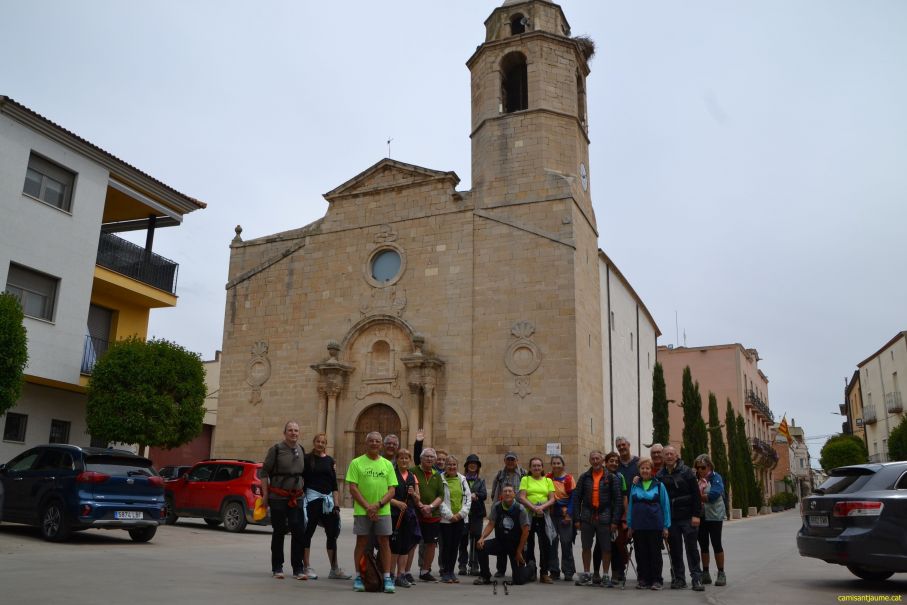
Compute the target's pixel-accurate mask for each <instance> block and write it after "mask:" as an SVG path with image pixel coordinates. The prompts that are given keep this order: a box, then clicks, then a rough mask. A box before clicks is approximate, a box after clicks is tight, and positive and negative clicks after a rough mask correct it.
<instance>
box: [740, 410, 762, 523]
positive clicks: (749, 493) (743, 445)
mask: <svg viewBox="0 0 907 605" xmlns="http://www.w3.org/2000/svg"><path fill="white" fill-rule="evenodd" d="M737 446H738V447H739V448H740V457H741V459H742V460H743V471H744V479H743V480H744V482H745V483H746V501H747V505H748V506H755V507H758V506H759V505H760V504H761V502H759V484H758V483H757V482H756V469H755V467H754V466H753V454H752V450H753V448H752V446H751V445H750V440H749V439H748V438H747V436H746V421H745V420H744V419H743V416H742V415H741V416H737Z"/></svg>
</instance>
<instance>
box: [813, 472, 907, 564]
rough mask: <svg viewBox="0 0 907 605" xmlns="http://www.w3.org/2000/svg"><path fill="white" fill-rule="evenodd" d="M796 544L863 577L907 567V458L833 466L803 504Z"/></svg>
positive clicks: (814, 555)
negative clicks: (825, 478) (800, 526)
mask: <svg viewBox="0 0 907 605" xmlns="http://www.w3.org/2000/svg"><path fill="white" fill-rule="evenodd" d="M800 516H801V517H802V518H803V526H802V528H801V529H800V531H799V533H798V534H797V548H798V549H799V550H800V554H801V555H802V556H804V557H814V558H817V559H822V560H823V561H825V562H826V563H835V564H838V565H845V566H846V567H847V569H849V570H850V571H851V573H853V574H854V575H855V576H857V577H859V578H862V579H864V580H885V579H888V578H889V577H891V575H892V574H894V573H901V572H907V462H889V463H885V464H860V465H855V466H843V467H840V468H836V469H834V470H833V471H832V472H831V474H830V475H829V477H828V480H827V481H825V483H823V484H822V485H820V486H819V487H818V488H817V489H816V491H815V493H814V494H813V495H811V496H809V497H807V498H804V499H803V501H802V502H801V504H800Z"/></svg>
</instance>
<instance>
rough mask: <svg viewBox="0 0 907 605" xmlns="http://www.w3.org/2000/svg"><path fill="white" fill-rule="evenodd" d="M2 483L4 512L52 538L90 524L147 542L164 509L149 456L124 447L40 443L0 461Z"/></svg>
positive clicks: (11, 519)
mask: <svg viewBox="0 0 907 605" xmlns="http://www.w3.org/2000/svg"><path fill="white" fill-rule="evenodd" d="M0 485H2V490H0V491H3V492H5V497H4V500H3V504H2V514H0V518H2V519H3V520H4V521H9V522H13V523H24V524H27V525H35V526H37V527H39V528H40V530H41V535H42V536H43V537H44V538H45V539H46V540H50V541H52V542H61V541H64V540H66V539H67V538H69V537H70V535H72V532H74V531H81V530H84V529H90V528H97V529H125V530H127V531H128V532H129V536H130V537H131V538H132V539H133V540H135V541H136V542H147V541H149V540H150V539H151V538H153V537H154V534H155V532H156V531H157V526H158V525H159V524H160V523H161V522H162V520H163V519H164V516H165V512H166V510H165V507H164V481H163V479H161V478H160V477H159V476H158V474H157V473H156V472H155V470H154V468H153V467H152V465H151V461H150V460H148V459H147V458H143V457H141V456H136V455H135V454H133V453H132V452H126V451H121V450H111V449H103V448H94V447H79V446H75V445H62V444H54V445H39V446H37V447H33V448H31V449H29V450H26V451H25V452H23V453H21V454H19V455H18V456H16V457H15V458H13V459H12V460H11V461H10V462H9V463H7V464H4V465H0Z"/></svg>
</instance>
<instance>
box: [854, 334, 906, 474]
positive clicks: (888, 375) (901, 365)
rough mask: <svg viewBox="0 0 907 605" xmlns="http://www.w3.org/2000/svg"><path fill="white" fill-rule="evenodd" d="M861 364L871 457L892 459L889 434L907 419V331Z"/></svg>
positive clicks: (864, 426) (871, 458) (867, 436)
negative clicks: (906, 413) (905, 389)
mask: <svg viewBox="0 0 907 605" xmlns="http://www.w3.org/2000/svg"><path fill="white" fill-rule="evenodd" d="M857 367H858V368H859V371H860V389H861V391H862V393H863V428H865V429H866V446H867V448H868V449H869V459H870V460H871V461H872V462H888V459H889V458H888V436H889V435H890V434H891V431H893V430H894V429H895V428H896V427H897V426H898V424H900V423H901V421H902V420H903V419H904V395H903V393H902V392H901V385H902V384H904V383H905V381H907V332H901V333H899V334H898V335H897V336H895V337H894V338H892V339H891V340H890V341H888V342H887V343H886V344H885V345H884V346H883V347H882V348H881V349H880V350H879V351H877V352H876V353H875V354H873V355H872V356H871V357H869V358H867V359H865V360H863V362H861V363H859V364H858V365H857Z"/></svg>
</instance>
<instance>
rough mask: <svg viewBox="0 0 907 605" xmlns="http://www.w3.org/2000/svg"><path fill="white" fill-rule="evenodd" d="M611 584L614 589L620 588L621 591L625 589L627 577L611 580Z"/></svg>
mask: <svg viewBox="0 0 907 605" xmlns="http://www.w3.org/2000/svg"><path fill="white" fill-rule="evenodd" d="M611 584H612V585H613V586H614V587H616V588H620V589H621V590H623V589H625V588H626V587H627V577H626V576H621V577H619V578H617V579H616V580H612V581H611Z"/></svg>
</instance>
